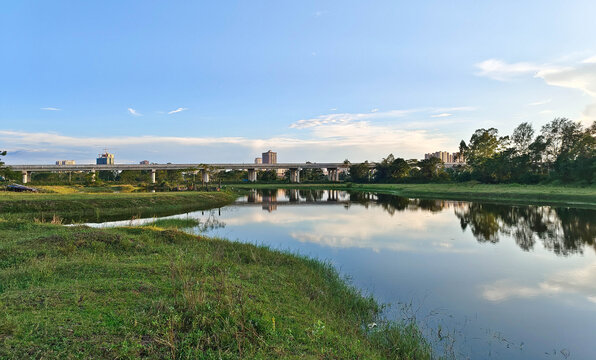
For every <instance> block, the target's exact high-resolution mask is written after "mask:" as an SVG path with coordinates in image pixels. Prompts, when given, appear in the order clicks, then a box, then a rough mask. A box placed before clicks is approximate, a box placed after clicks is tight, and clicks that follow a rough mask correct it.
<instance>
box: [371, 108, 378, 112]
mask: <svg viewBox="0 0 596 360" xmlns="http://www.w3.org/2000/svg"><path fill="white" fill-rule="evenodd" d="M370 112H371V113H376V112H379V109H376V108H375V109H372V110H371V111H370Z"/></svg>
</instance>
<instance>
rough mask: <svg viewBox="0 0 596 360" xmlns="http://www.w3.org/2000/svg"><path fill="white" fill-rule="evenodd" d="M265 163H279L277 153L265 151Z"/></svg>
mask: <svg viewBox="0 0 596 360" xmlns="http://www.w3.org/2000/svg"><path fill="white" fill-rule="evenodd" d="M262 161H263V164H277V153H276V152H273V151H271V150H269V151H267V152H264V153H263V158H262Z"/></svg>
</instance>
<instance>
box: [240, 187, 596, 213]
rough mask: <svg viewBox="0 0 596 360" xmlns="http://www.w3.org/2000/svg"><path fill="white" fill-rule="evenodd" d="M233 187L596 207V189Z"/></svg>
mask: <svg viewBox="0 0 596 360" xmlns="http://www.w3.org/2000/svg"><path fill="white" fill-rule="evenodd" d="M230 187H231V188H236V189H247V188H298V189H341V190H351V191H372V192H380V193H385V194H393V195H399V196H405V197H418V198H434V199H449V200H477V201H491V202H506V203H513V204H545V205H548V204H552V205H570V206H578V207H589V208H593V207H596V186H592V187H575V186H553V185H518V184H497V185H491V184H475V183H452V184H355V183H344V184H283V185H273V184H252V185H251V184H241V185H231V186H230Z"/></svg>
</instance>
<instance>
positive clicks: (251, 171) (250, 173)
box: [248, 169, 257, 182]
mask: <svg viewBox="0 0 596 360" xmlns="http://www.w3.org/2000/svg"><path fill="white" fill-rule="evenodd" d="M248 181H250V182H255V181H257V171H256V170H255V169H248Z"/></svg>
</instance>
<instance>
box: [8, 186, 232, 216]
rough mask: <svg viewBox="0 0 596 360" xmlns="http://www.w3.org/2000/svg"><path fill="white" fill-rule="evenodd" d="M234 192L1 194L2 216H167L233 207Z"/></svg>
mask: <svg viewBox="0 0 596 360" xmlns="http://www.w3.org/2000/svg"><path fill="white" fill-rule="evenodd" d="M235 198H236V195H235V194H234V193H231V192H225V191H224V192H167V193H101V194H97V193H67V194H56V193H39V194H25V193H8V192H2V193H0V214H3V215H2V216H4V217H5V218H6V217H11V218H13V219H29V220H34V219H37V220H40V221H51V220H55V219H56V218H57V219H59V220H60V221H64V222H69V223H70V222H81V221H99V220H101V221H109V220H120V219H122V218H128V219H130V218H132V217H152V216H166V215H172V214H177V213H181V212H184V211H194V210H202V209H209V208H214V207H220V206H223V205H226V204H229V203H231V202H232V201H234V199H235Z"/></svg>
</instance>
